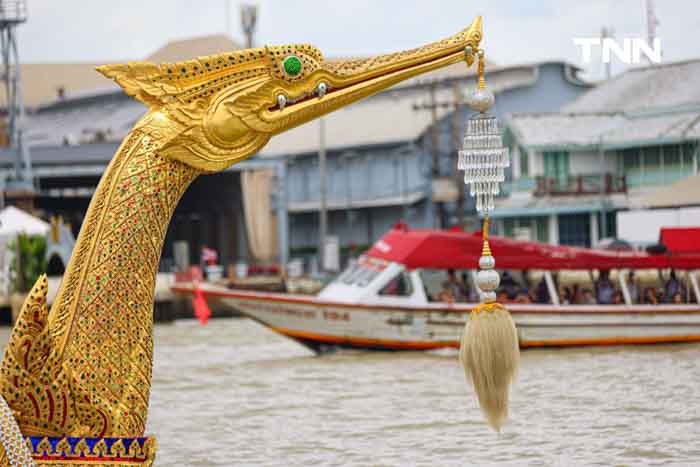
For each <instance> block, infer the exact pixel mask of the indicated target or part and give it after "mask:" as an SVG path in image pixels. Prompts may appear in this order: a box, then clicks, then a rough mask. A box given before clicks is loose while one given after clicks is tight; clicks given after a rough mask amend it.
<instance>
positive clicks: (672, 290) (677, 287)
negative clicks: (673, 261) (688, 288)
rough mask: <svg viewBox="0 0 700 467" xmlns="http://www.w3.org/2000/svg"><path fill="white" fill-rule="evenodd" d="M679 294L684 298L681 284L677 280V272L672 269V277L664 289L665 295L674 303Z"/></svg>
mask: <svg viewBox="0 0 700 467" xmlns="http://www.w3.org/2000/svg"><path fill="white" fill-rule="evenodd" d="M677 293H678V294H681V296H682V290H681V282H680V281H679V280H678V278H676V271H674V270H673V269H671V276H670V277H669V278H668V281H667V282H666V286H665V287H664V295H665V297H666V300H668V301H672V300H673V297H674V296H675V295H676V294H677Z"/></svg>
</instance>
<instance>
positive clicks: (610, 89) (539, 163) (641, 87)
mask: <svg viewBox="0 0 700 467" xmlns="http://www.w3.org/2000/svg"><path fill="white" fill-rule="evenodd" d="M698 78H700V60H691V61H684V62H678V63H669V64H665V65H657V66H650V67H645V68H636V69H631V70H628V71H626V72H624V73H622V74H621V75H619V76H616V77H615V78H613V79H611V80H609V81H607V82H605V83H602V84H600V85H599V86H597V87H596V88H594V89H592V90H590V91H589V92H587V93H586V94H584V95H583V96H581V97H580V98H578V99H577V100H575V101H574V102H572V103H570V104H569V105H566V106H564V108H563V109H562V111H561V112H527V113H517V114H514V115H511V116H510V117H509V118H508V120H507V124H506V139H507V141H508V144H509V146H510V147H511V151H512V154H513V162H514V163H513V167H512V179H511V181H510V187H509V188H508V190H507V196H504V197H503V198H501V199H500V200H499V202H498V203H497V209H496V212H495V216H497V217H498V221H497V223H496V224H497V228H498V229H499V230H500V232H502V233H504V234H505V235H508V236H515V237H529V238H532V239H536V240H540V241H546V242H550V243H553V244H564V245H581V246H592V245H595V244H596V243H597V242H598V241H599V240H600V239H601V238H603V237H616V236H617V234H618V232H619V230H620V229H618V228H617V225H616V224H617V221H618V219H619V216H618V215H617V213H619V212H622V211H626V210H630V209H637V208H642V207H645V205H646V204H647V200H648V199H649V197H650V196H651V195H652V194H653V193H654V192H655V191H656V190H658V189H660V188H662V187H666V186H668V185H670V184H672V183H674V182H677V181H679V180H681V179H683V178H684V177H687V176H689V175H692V174H696V173H698V157H699V150H700V146H699V145H698V140H700V87H698V86H697V80H698ZM655 235H658V229H657V230H656V232H655Z"/></svg>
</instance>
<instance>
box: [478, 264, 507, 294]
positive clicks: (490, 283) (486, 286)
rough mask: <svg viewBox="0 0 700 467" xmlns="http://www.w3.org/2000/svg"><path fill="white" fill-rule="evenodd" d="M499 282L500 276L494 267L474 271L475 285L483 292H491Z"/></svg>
mask: <svg viewBox="0 0 700 467" xmlns="http://www.w3.org/2000/svg"><path fill="white" fill-rule="evenodd" d="M500 283H501V276H499V274H498V272H496V270H495V269H482V270H481V271H479V272H477V273H476V285H478V286H479V288H480V289H481V290H483V291H484V292H492V291H494V290H496V289H497V288H498V284H500Z"/></svg>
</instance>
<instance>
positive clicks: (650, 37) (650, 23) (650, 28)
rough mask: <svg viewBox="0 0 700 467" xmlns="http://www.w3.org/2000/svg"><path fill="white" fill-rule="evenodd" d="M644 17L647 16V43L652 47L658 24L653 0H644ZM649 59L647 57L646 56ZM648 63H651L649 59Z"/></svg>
mask: <svg viewBox="0 0 700 467" xmlns="http://www.w3.org/2000/svg"><path fill="white" fill-rule="evenodd" d="M646 17H647V44H649V47H653V45H654V39H656V27H657V26H658V25H659V24H660V23H659V18H658V17H657V16H656V11H655V9H654V0H646ZM647 60H649V57H647ZM649 63H650V64H653V62H652V61H651V60H649Z"/></svg>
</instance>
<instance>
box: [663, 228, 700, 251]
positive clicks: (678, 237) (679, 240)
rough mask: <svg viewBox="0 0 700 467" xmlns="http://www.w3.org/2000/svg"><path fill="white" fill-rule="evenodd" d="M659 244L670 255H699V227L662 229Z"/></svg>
mask: <svg viewBox="0 0 700 467" xmlns="http://www.w3.org/2000/svg"><path fill="white" fill-rule="evenodd" d="M659 243H662V244H664V245H665V246H666V248H668V251H670V252H671V253H672V254H683V253H700V227H663V228H661V235H660V238H659Z"/></svg>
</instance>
